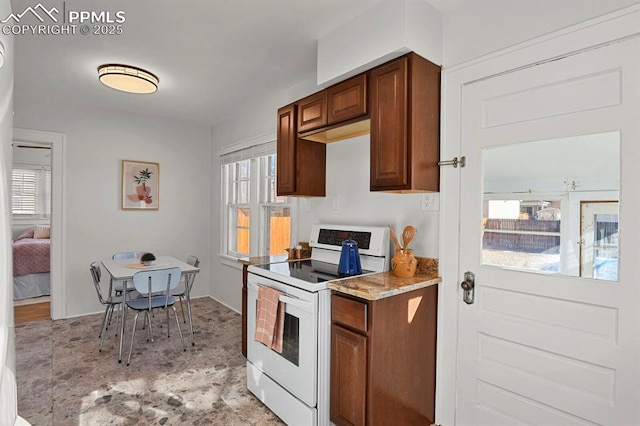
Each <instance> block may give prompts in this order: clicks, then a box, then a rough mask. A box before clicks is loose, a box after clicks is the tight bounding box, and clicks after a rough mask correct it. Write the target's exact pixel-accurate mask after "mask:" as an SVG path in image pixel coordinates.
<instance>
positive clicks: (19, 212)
mask: <svg viewBox="0 0 640 426" xmlns="http://www.w3.org/2000/svg"><path fill="white" fill-rule="evenodd" d="M11 213H12V215H13V216H14V217H29V218H34V219H38V218H49V217H50V216H51V170H49V169H47V168H44V167H41V166H30V165H15V166H14V168H13V170H12V173H11Z"/></svg>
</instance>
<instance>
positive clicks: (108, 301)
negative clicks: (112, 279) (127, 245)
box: [89, 262, 122, 352]
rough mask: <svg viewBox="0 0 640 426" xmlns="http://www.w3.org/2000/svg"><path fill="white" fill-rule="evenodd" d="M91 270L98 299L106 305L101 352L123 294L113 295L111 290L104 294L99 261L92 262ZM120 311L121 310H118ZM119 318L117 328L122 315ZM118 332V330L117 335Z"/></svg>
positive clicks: (101, 334)
mask: <svg viewBox="0 0 640 426" xmlns="http://www.w3.org/2000/svg"><path fill="white" fill-rule="evenodd" d="M89 272H91V278H93V285H94V286H95V289H96V293H97V295H98V301H99V302H100V303H101V304H102V305H104V306H105V310H104V317H103V318H102V326H101V327H100V336H99V337H100V352H102V345H103V342H104V335H105V334H107V328H108V326H109V324H110V323H111V316H112V315H113V311H114V308H115V307H116V306H121V304H122V296H113V295H112V294H111V290H109V292H107V296H106V297H105V296H104V295H103V290H102V287H101V278H102V271H101V270H100V263H99V262H92V263H91V266H90V267H89ZM118 312H119V311H118ZM117 318H118V320H117V321H116V330H117V328H118V327H117V324H118V323H119V321H120V315H118V314H117ZM117 335H118V333H117V332H116V336H117Z"/></svg>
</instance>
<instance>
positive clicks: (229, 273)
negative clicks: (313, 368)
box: [210, 78, 318, 312]
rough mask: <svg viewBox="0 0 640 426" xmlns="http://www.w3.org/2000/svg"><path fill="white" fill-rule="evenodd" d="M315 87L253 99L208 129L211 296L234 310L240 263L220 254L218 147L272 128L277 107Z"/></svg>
mask: <svg viewBox="0 0 640 426" xmlns="http://www.w3.org/2000/svg"><path fill="white" fill-rule="evenodd" d="M316 90H318V88H317V86H316V82H315V78H310V79H309V80H308V81H305V82H303V83H301V84H299V85H296V86H293V87H291V88H290V89H289V90H287V91H284V92H280V93H274V95H273V96H271V97H269V98H265V99H258V100H256V101H255V102H254V103H252V104H249V105H247V106H246V108H244V109H243V110H242V111H239V112H238V114H237V116H236V118H234V119H231V120H227V121H225V122H223V123H220V124H218V125H217V126H215V127H213V129H212V131H211V141H212V150H211V199H212V208H211V258H210V259H211V296H212V297H214V298H215V299H216V300H219V301H220V302H222V303H224V304H225V305H227V306H229V307H230V308H232V309H234V310H236V311H238V312H240V310H241V308H242V303H241V302H242V293H241V288H242V274H241V269H240V264H239V263H237V262H235V261H229V260H227V261H224V260H223V259H222V258H221V257H220V242H221V238H222V230H221V229H220V228H221V223H222V220H221V212H222V210H221V206H220V200H221V199H222V193H221V182H220V179H221V173H220V150H221V149H222V148H223V147H225V146H228V145H234V144H242V143H243V142H245V141H247V140H249V139H252V138H255V137H256V136H259V135H264V134H266V133H270V132H271V133H272V132H275V128H276V111H277V109H278V108H280V107H281V106H284V105H287V104H289V103H291V102H293V101H296V100H298V99H301V98H303V97H305V96H307V95H309V94H311V93H313V92H315V91H316ZM307 235H308V233H307Z"/></svg>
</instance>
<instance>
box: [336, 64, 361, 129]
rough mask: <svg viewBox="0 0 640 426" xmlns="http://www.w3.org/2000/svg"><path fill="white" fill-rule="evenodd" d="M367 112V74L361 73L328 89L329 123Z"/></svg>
mask: <svg viewBox="0 0 640 426" xmlns="http://www.w3.org/2000/svg"><path fill="white" fill-rule="evenodd" d="M366 113H367V75H366V74H360V75H358V76H356V77H353V78H350V79H349V80H347V81H343V82H342V83H338V84H336V85H334V86H331V87H329V88H328V89H327V123H328V124H334V123H339V122H341V121H346V120H349V119H352V118H356V117H360V116H362V115H365V114H366Z"/></svg>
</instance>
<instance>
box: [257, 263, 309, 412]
mask: <svg viewBox="0 0 640 426" xmlns="http://www.w3.org/2000/svg"><path fill="white" fill-rule="evenodd" d="M258 286H267V287H271V288H273V289H275V290H278V291H279V292H281V293H282V296H280V301H281V302H284V303H285V319H284V336H283V345H282V346H283V351H282V353H281V354H279V353H278V352H276V351H274V350H271V349H268V348H267V347H266V346H265V345H264V344H262V343H259V342H256V341H255V340H254V334H255V331H256V313H257V298H258ZM317 312H318V294H317V293H312V292H308V291H304V290H301V289H299V288H296V287H293V286H289V285H286V284H284V283H282V282H278V281H274V280H271V279H269V278H265V277H261V276H258V275H255V274H251V273H250V274H249V277H248V296H247V358H248V360H249V361H250V362H251V363H252V364H253V365H254V366H256V367H257V368H258V369H259V370H260V371H262V372H263V373H264V374H266V375H267V376H269V377H270V378H271V379H272V380H273V381H275V382H276V383H278V384H279V385H280V386H282V387H283V388H285V389H286V390H287V391H289V392H290V393H291V394H293V395H294V396H296V397H297V398H298V399H300V400H302V401H303V402H304V403H305V404H306V405H308V406H310V407H315V406H316V401H317V385H318V316H317Z"/></svg>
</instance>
